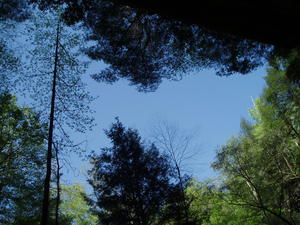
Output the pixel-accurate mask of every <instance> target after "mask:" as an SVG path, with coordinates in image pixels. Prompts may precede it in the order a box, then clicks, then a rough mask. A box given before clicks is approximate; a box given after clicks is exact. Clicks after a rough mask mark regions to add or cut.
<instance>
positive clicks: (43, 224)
mask: <svg viewBox="0 0 300 225" xmlns="http://www.w3.org/2000/svg"><path fill="white" fill-rule="evenodd" d="M59 29H60V21H59V22H58V24H57V30H56V43H55V58H54V70H53V83H52V93H51V109H50V117H49V133H48V150H47V171H46V177H45V182H44V196H43V206H42V218H41V225H48V217H49V196H50V181H51V159H52V145H53V130H54V112H55V92H56V79H57V73H58V71H57V67H58V47H59Z"/></svg>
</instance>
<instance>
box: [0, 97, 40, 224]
mask: <svg viewBox="0 0 300 225" xmlns="http://www.w3.org/2000/svg"><path fill="white" fill-rule="evenodd" d="M44 138H45V125H43V124H41V123H40V121H39V117H38V115H37V114H35V113H34V112H33V111H32V110H31V109H29V108H25V107H24V108H20V107H18V106H17V105H16V98H15V97H14V96H12V95H10V94H7V93H6V94H1V95H0V193H1V195H0V223H1V224H18V225H20V224H22V223H23V222H24V221H25V220H27V221H28V219H30V220H34V218H36V216H37V214H38V213H39V210H40V204H41V192H42V180H43V174H44V157H45V149H44Z"/></svg>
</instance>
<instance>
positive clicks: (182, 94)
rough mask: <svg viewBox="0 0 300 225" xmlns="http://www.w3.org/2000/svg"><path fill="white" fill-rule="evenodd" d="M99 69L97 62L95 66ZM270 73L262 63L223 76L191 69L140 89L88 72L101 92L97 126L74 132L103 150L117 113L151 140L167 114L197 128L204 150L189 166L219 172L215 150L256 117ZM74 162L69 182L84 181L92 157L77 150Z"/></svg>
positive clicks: (203, 174) (199, 172)
mask: <svg viewBox="0 0 300 225" xmlns="http://www.w3.org/2000/svg"><path fill="white" fill-rule="evenodd" d="M98 66H99V65H98ZM100 67H101V65H100ZM96 69H97V65H95V64H94V65H92V67H91V68H90V72H92V71H95V70H96ZM265 74H266V72H265V70H264V69H263V68H260V69H258V70H257V71H254V72H252V73H251V74H248V75H240V74H236V75H232V76H229V77H219V76H216V75H215V72H214V71H212V70H203V71H201V72H199V73H192V74H187V75H186V76H185V77H184V78H183V79H182V80H181V81H177V82H175V81H168V80H165V81H163V82H162V84H161V85H160V86H159V88H158V89H157V90H156V91H155V92H150V93H140V92H138V91H137V90H136V88H135V87H134V86H130V85H128V82H127V81H126V80H120V81H119V82H117V83H114V84H113V85H108V84H104V83H97V82H95V81H94V80H92V79H90V78H87V79H86V80H87V84H88V89H89V90H90V92H91V94H92V95H97V96H99V97H98V99H96V100H95V102H94V103H93V105H92V108H93V109H94V110H95V111H96V113H95V119H96V123H97V126H96V127H94V129H93V131H91V132H88V133H86V134H85V135H78V134H74V135H73V137H74V139H77V140H80V139H81V140H82V139H86V140H87V145H86V148H87V150H88V151H90V150H94V151H96V152H97V151H99V149H100V148H102V147H106V146H109V140H108V139H107V138H106V137H105V135H104V132H103V129H109V127H110V125H111V123H113V122H114V121H115V117H119V119H120V121H121V122H122V123H123V124H124V125H125V126H127V127H132V128H135V129H137V130H138V131H139V132H140V134H141V136H142V138H144V139H145V140H147V139H149V137H150V134H151V127H152V126H153V124H156V123H157V122H158V121H159V120H166V121H168V122H169V123H173V124H177V125H178V126H179V127H180V128H181V129H183V130H186V131H195V130H196V131H197V135H196V137H195V138H194V143H196V144H197V151H198V154H197V155H196V157H195V158H194V159H193V162H191V164H190V166H189V168H188V171H189V172H191V173H192V175H193V176H195V177H197V178H198V179H200V180H205V179H207V178H209V177H212V176H215V173H214V172H213V171H212V169H211V168H210V164H211V163H212V162H213V160H214V155H215V150H216V149H217V148H218V147H219V146H221V145H222V144H224V143H225V142H226V140H228V139H229V138H230V137H231V136H233V135H237V134H238V133H239V130H240V120H241V118H246V119H250V117H249V114H248V109H249V108H250V107H251V106H252V105H253V102H252V99H255V98H257V97H259V95H260V93H261V92H262V89H263V87H264V79H263V77H264V76H265ZM71 162H72V165H73V167H75V168H78V169H77V170H72V172H70V171H69V172H67V169H68V168H65V173H64V174H65V176H64V180H65V182H66V183H73V182H81V183H82V182H84V181H85V179H86V178H85V175H84V174H85V171H86V170H87V168H88V163H87V162H86V161H84V160H82V159H79V158H78V157H77V156H72V159H71Z"/></svg>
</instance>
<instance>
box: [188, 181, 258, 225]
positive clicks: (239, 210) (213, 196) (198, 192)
mask: <svg viewBox="0 0 300 225" xmlns="http://www.w3.org/2000/svg"><path fill="white" fill-rule="evenodd" d="M186 192H187V195H188V196H189V197H190V198H191V199H192V200H193V201H192V203H191V205H190V214H191V216H192V217H194V218H195V220H196V222H195V224H203V225H224V224H226V225H227V224H228V225H236V224H245V225H261V222H260V220H261V218H260V216H259V215H256V214H255V213H254V212H253V211H251V210H249V209H247V208H246V207H240V206H236V205H233V204H231V200H230V199H231V198H232V196H230V194H229V193H228V192H226V191H225V192H224V191H222V190H221V188H220V187H219V188H218V187H216V186H215V185H213V184H209V183H208V184H206V183H200V182H197V181H195V180H194V181H192V182H191V183H190V185H189V187H188V188H187V190H186Z"/></svg>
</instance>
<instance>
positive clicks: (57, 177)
mask: <svg viewBox="0 0 300 225" xmlns="http://www.w3.org/2000/svg"><path fill="white" fill-rule="evenodd" d="M55 153H56V165H57V170H56V191H57V194H56V207H55V224H56V225H58V224H59V215H58V211H59V203H60V165H59V158H58V148H55Z"/></svg>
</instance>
